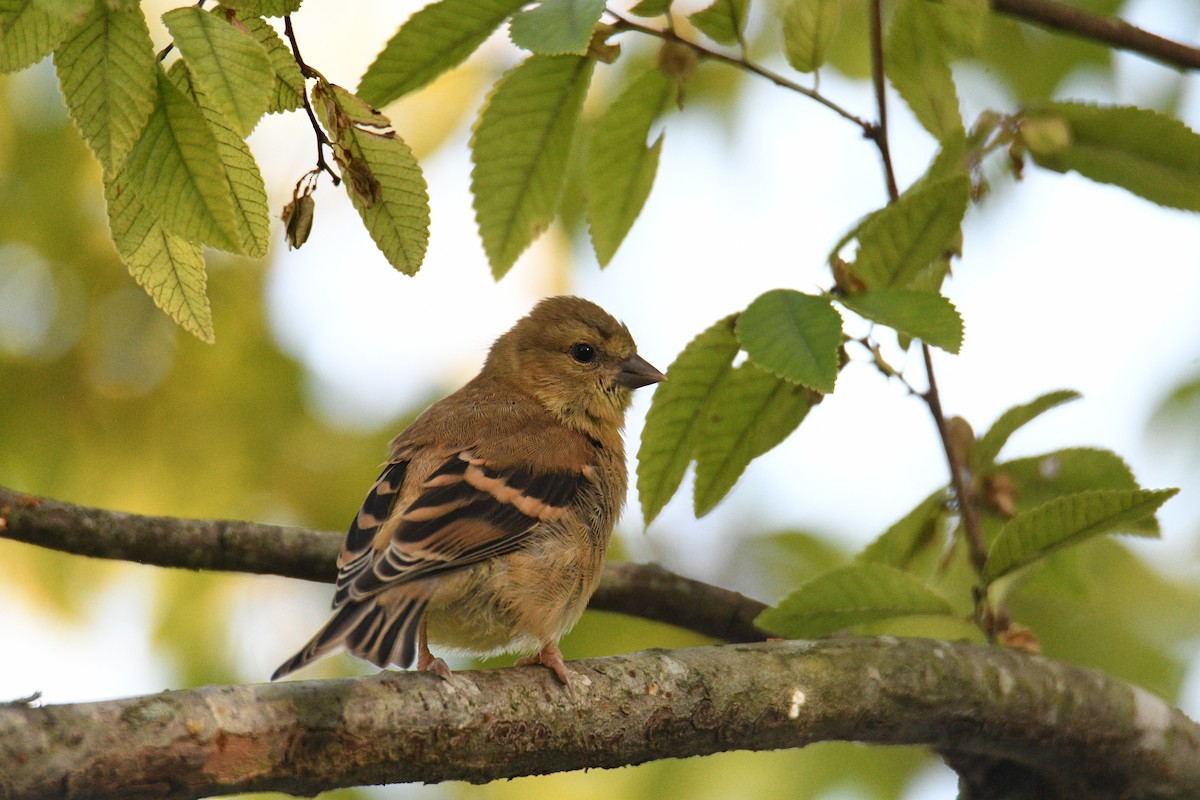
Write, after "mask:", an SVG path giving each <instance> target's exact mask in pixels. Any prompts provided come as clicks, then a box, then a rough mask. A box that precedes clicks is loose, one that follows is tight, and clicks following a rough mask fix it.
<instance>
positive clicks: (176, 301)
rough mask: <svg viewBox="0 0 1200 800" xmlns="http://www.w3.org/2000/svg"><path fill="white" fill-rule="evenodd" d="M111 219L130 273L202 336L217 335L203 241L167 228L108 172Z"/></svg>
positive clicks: (183, 324)
mask: <svg viewBox="0 0 1200 800" xmlns="http://www.w3.org/2000/svg"><path fill="white" fill-rule="evenodd" d="M104 196H105V199H106V200H107V201H108V224H109V228H110V230H111V231H112V238H113V242H114V243H115V244H116V246H117V252H118V253H119V254H120V256H121V261H122V262H124V264H125V266H126V268H127V269H128V270H129V273H130V274H131V275H132V276H133V277H134V279H135V280H136V281H137V282H138V284H140V285H141V286H142V288H143V289H145V290H146V293H147V294H149V295H150V297H152V298H153V299H154V303H155V305H157V306H158V307H159V308H161V309H162V310H163V311H165V312H166V313H167V314H168V315H169V316H170V317H171V319H173V320H175V322H177V323H178V324H179V325H180V326H181V327H183V328H184V329H185V330H187V331H188V332H190V333H191V334H192V335H194V336H195V337H196V338H198V339H200V340H201V341H205V342H209V343H211V342H212V341H213V339H214V335H213V324H212V311H211V309H210V307H209V303H208V295H207V294H206V291H205V289H206V285H207V277H206V274H205V271H204V256H203V254H202V253H201V250H200V245H199V244H196V243H195V242H189V241H188V240H186V239H184V238H183V237H182V236H179V235H177V234H174V233H168V232H167V231H166V230H165V229H164V228H163V227H162V225H161V224H160V223H159V222H158V219H157V217H156V215H155V214H153V213H151V212H150V210H149V209H147V208H146V206H145V205H143V204H142V202H141V201H140V200H138V198H137V196H136V195H135V194H134V192H133V191H132V190H131V189H130V187H129V186H128V184H127V183H126V182H125V181H123V180H122V179H121V178H119V177H111V176H106V177H105V180H104Z"/></svg>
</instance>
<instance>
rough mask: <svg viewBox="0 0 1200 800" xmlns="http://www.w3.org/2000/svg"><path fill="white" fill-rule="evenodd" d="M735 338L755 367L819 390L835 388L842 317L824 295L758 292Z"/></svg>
mask: <svg viewBox="0 0 1200 800" xmlns="http://www.w3.org/2000/svg"><path fill="white" fill-rule="evenodd" d="M737 337H738V342H739V343H741V345H742V348H743V349H744V350H745V351H746V353H747V354H748V355H749V356H750V360H751V361H753V362H754V363H755V364H757V365H758V366H760V367H762V368H763V369H765V370H766V371H767V372H770V373H771V374H772V375H775V376H776V377H778V378H782V379H783V380H785V381H789V382H791V383H799V384H802V385H804V386H807V387H809V388H810V389H815V390H816V391H818V392H821V393H823V394H829V393H830V392H832V391H833V387H834V383H835V382H836V381H837V374H838V368H839V367H840V362H839V358H838V353H839V350H840V348H841V344H842V317H841V315H839V314H838V312H837V311H836V310H835V309H834V308H833V306H832V305H831V304H830V302H829V299H828V298H826V297H815V296H813V295H810V294H803V293H801V292H797V291H795V290H793V289H773V290H771V291H769V292H766V293H764V294H761V295H759V296H758V298H756V299H755V300H754V302H752V303H751V304H750V306H749V307H748V308H747V309H746V310H745V311H744V312H742V314H741V316H740V317H739V318H738V323H737Z"/></svg>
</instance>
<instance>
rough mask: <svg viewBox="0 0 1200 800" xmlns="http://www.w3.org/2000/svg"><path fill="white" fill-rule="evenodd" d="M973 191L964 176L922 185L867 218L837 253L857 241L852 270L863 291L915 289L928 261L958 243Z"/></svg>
mask: <svg viewBox="0 0 1200 800" xmlns="http://www.w3.org/2000/svg"><path fill="white" fill-rule="evenodd" d="M970 188H971V187H970V180H969V179H968V178H967V176H966V175H965V174H963V173H955V174H951V175H950V176H948V177H945V178H941V179H938V180H930V181H920V182H918V183H917V184H914V185H913V186H912V187H910V188H909V190H908V191H906V192H904V193H903V194H902V195H900V198H899V199H898V200H897V201H896V202H895V203H892V204H891V205H890V206H887V207H886V208H882V209H880V210H878V211H875V212H873V213H872V214H869V215H868V216H867V217H866V218H864V219H863V220H862V222H860V223H859V224H858V225H857V226H856V227H855V228H854V229H853V230H851V232H850V233H849V234H847V235H846V236H845V237H844V238H843V239H842V241H841V242H839V243H838V245H837V247H835V248H834V253H835V254H836V253H837V251H838V250H841V248H842V247H843V246H844V245H845V244H846V243H847V242H848V241H850V239H854V238H857V239H858V254H857V256H856V257H855V260H854V262H853V263H852V264H851V265H850V271H851V273H852V274H853V275H854V277H855V278H857V279H858V280H859V281H860V282H861V283H862V284H863V286H864V287H865V288H867V289H881V288H885V287H892V288H897V289H911V288H916V287H914V286H913V285H912V284H913V282H914V281H918V280H919V277H920V276H921V275H922V273H923V272H924V271H925V270H926V269H927V268H928V267H929V265H930V263H931V262H933V261H934V260H935V259H940V258H944V257H945V255H946V253H947V252H948V251H950V250H952V249H953V247H954V246H955V245H956V244H957V239H958V236H959V226H960V225H961V224H962V219H963V216H964V215H965V214H966V213H967V201H968V199H969V192H970ZM831 258H832V257H831Z"/></svg>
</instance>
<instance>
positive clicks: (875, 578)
mask: <svg viewBox="0 0 1200 800" xmlns="http://www.w3.org/2000/svg"><path fill="white" fill-rule="evenodd" d="M953 613H954V608H953V606H951V605H950V603H949V601H947V600H946V599H945V598H944V597H942V596H941V595H939V594H938V593H937V592H935V591H933V590H932V589H930V588H929V587H928V586H926V585H925V584H923V583H921V581H920V580H919V579H918V578H916V577H915V576H913V575H910V574H909V573H907V572H902V571H901V570H898V569H896V568H895V567H890V566H887V565H886V564H875V563H871V562H865V561H859V562H855V563H851V564H846V565H844V566H841V567H834V568H833V569H831V570H829V571H828V572H826V573H823V574H821V575H818V576H817V577H815V578H813V579H812V580H809V581H806V582H805V583H803V584H801V585H800V586H799V587H798V588H797V589H796V591H794V592H792V593H791V594H790V595H788V596H787V597H786V598H784V599H783V600H782V601H781V602H780V603H779V605H778V606H776V607H775V608H769V609H767V610H766V611H764V612H763V613H762V614H760V615H759V616H758V619H756V620H755V621H754V624H755V625H757V626H758V627H760V628H762V629H763V630H766V631H770V632H771V633H774V634H776V635H779V636H784V637H788V638H792V639H805V638H813V637H817V636H828V635H829V634H831V633H834V632H836V631H840V630H844V629H846V628H851V627H853V626H855V625H862V624H864V623H868V622H878V621H880V620H885V619H893V618H896V617H911V616H918V615H951V614H953Z"/></svg>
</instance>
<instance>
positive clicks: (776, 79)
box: [606, 9, 873, 137]
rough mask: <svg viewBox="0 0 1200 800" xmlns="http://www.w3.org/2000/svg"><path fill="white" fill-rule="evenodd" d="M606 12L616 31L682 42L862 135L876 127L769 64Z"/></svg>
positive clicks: (868, 133) (868, 134) (615, 13)
mask: <svg viewBox="0 0 1200 800" xmlns="http://www.w3.org/2000/svg"><path fill="white" fill-rule="evenodd" d="M606 11H607V13H608V14H609V16H611V17H613V18H614V19H616V20H617V21H616V23H615V24H614V26H613V27H614V28H615V29H616V31H617V32H620V31H622V30H631V31H637V32H638V33H643V34H646V35H647V36H653V37H655V38H658V39H662V40H663V41H665V42H674V43H675V44H681V45H683V46H685V47H688V48H690V49H691V50H693V51H695V53H696V54H697V55H699V56H700V57H701V58H707V59H710V60H712V61H719V62H721V63H722V64H729V65H730V66H734V67H739V68H741V69H744V70H746V71H747V72H752V73H754V74H755V75H758V76H759V77H760V78H766V79H767V80H769V81H770V82H771V83H773V84H775V85H776V86H781V87H783V88H784V89H790V90H791V91H793V92H796V93H798V94H802V95H804V96H805V97H808V98H810V99H812V100H815V101H817V102H818V103H820V104H821V105H823V106H825V107H826V108H828V109H829V110H831V111H833V112H834V113H835V114H837V115H838V116H840V117H842V118H843V119H845V120H848V121H850V122H853V123H854V124H855V125H857V126H858V127H859V128H861V129H862V131H863V134H864V135H865V136H868V137H870V136H871V130H872V127H873V126H872V125H871V123H869V122H867V121H866V120H864V119H862V118H861V117H858V116H855V115H854V114H852V113H850V112H849V111H847V110H846V109H844V108H842V107H841V106H839V105H838V104H837V103H835V102H833V101H832V100H830V99H829V98H827V97H825V96H824V95H823V94H821V93H820V92H817V91H815V90H813V89H809V88H808V87H807V86H801V85H800V84H798V83H796V82H795V81H790V80H788V79H787V78H785V77H783V76H782V75H780V74H778V73H775V72H772V71H771V70H769V69H767V68H766V67H763V66H760V65H758V64H755V63H754V62H753V61H748V60H746V59H745V58H738V57H735V56H730V55H726V54H725V53H721V52H718V51H716V50H710V49H709V48H707V47H705V46H704V45H701V44H697V43H696V42H693V41H691V40H690V39H685V38H683V37H682V36H680V35H679V34H677V33H675V31H674V30H672V29H668V30H663V29H661V28H652V27H650V26H649V25H643V24H641V23H640V22H635V21H633V20H631V19H629V18H628V17H624V16H622V15H621V14H619V13H617V12H616V11H613V10H612V9H607V10H606Z"/></svg>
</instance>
